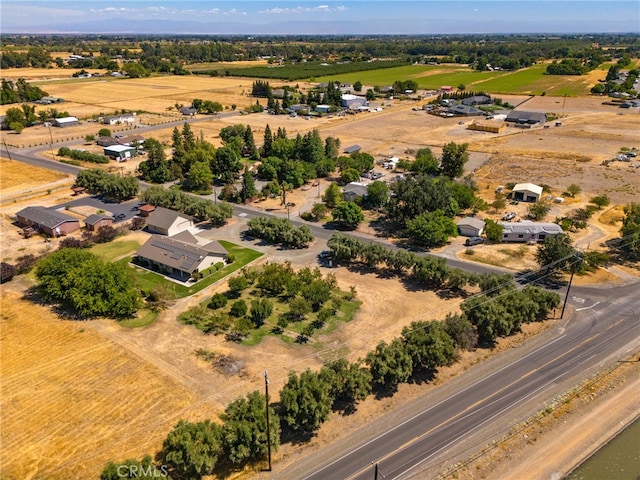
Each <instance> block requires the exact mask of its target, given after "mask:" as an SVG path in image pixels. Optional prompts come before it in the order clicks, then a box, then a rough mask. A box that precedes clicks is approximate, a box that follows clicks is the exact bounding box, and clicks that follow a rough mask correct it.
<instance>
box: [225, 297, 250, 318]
mask: <svg viewBox="0 0 640 480" xmlns="http://www.w3.org/2000/svg"><path fill="white" fill-rule="evenodd" d="M247 311H248V308H247V303H246V302H245V301H244V300H236V301H235V302H233V305H231V310H230V311H229V314H231V315H232V316H234V317H244V316H245V315H246V314H247Z"/></svg>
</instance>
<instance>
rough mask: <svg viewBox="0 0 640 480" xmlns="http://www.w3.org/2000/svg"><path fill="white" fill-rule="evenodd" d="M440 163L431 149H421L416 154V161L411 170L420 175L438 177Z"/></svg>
mask: <svg viewBox="0 0 640 480" xmlns="http://www.w3.org/2000/svg"><path fill="white" fill-rule="evenodd" d="M439 169H440V162H438V159H437V158H436V156H435V155H434V154H433V152H432V151H431V149H430V148H421V149H419V150H418V151H417V152H416V159H415V161H414V162H413V163H411V165H410V167H409V170H411V171H412V172H414V173H417V174H419V175H437V174H438V172H439Z"/></svg>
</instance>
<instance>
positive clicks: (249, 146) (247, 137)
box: [243, 125, 259, 160]
mask: <svg viewBox="0 0 640 480" xmlns="http://www.w3.org/2000/svg"><path fill="white" fill-rule="evenodd" d="M243 138H244V147H245V151H246V154H247V155H248V156H249V158H251V159H252V160H257V159H258V156H259V155H258V149H257V148H256V141H255V140H254V138H253V131H252V130H251V125H247V128H246V130H245V131H244V135H243Z"/></svg>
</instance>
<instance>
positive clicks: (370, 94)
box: [365, 88, 376, 102]
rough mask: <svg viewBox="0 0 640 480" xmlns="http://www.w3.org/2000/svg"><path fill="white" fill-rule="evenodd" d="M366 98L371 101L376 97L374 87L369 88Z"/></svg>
mask: <svg viewBox="0 0 640 480" xmlns="http://www.w3.org/2000/svg"><path fill="white" fill-rule="evenodd" d="M365 98H366V99H367V101H368V102H371V101H373V100H375V99H376V93H375V92H374V91H373V90H372V89H370V88H369V89H367V93H366V94H365Z"/></svg>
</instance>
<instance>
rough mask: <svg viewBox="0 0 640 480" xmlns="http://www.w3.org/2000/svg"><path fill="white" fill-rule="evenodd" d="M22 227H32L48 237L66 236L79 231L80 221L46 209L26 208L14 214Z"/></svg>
mask: <svg viewBox="0 0 640 480" xmlns="http://www.w3.org/2000/svg"><path fill="white" fill-rule="evenodd" d="M16 218H17V219H18V223H19V224H20V225H21V226H22V227H34V228H36V229H37V230H39V231H41V232H42V233H44V234H45V235H48V236H50V237H59V236H61V235H67V234H69V233H73V232H75V231H76V230H78V229H80V220H78V219H77V218H74V217H71V216H69V215H67V214H65V213H60V212H58V211H57V210H54V209H52V208H46V207H27V208H24V209H22V210H20V211H19V212H17V213H16Z"/></svg>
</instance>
